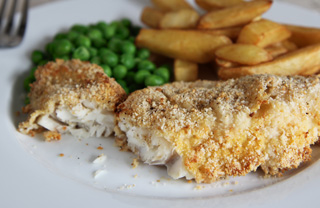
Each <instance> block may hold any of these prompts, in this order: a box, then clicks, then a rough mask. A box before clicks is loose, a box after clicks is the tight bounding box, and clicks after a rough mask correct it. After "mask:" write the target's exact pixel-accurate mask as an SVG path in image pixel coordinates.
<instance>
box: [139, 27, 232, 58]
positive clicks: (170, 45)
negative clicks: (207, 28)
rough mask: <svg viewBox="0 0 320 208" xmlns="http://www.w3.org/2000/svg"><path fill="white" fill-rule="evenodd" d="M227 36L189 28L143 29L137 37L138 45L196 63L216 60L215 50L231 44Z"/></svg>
mask: <svg viewBox="0 0 320 208" xmlns="http://www.w3.org/2000/svg"><path fill="white" fill-rule="evenodd" d="M231 43H232V42H231V40H230V39H229V38H228V37H226V36H217V35H210V34H207V33H202V32H198V31H187V30H154V29H141V30H140V33H139V34H138V36H137V37H136V45H137V46H138V47H142V48H148V49H149V50H150V51H152V52H154V53H158V54H162V55H164V56H168V57H171V58H175V59H183V60H188V61H193V62H196V63H207V62H210V61H212V60H214V50H215V49H216V48H218V47H220V46H223V45H227V44H231Z"/></svg>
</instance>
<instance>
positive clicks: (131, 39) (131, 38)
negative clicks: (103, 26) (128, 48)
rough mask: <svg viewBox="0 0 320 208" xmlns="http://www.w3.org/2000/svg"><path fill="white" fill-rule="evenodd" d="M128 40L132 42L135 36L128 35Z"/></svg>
mask: <svg viewBox="0 0 320 208" xmlns="http://www.w3.org/2000/svg"><path fill="white" fill-rule="evenodd" d="M128 41H130V42H131V43H134V42H135V41H136V38H135V37H134V36H130V37H129V38H128Z"/></svg>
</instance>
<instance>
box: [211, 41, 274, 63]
mask: <svg viewBox="0 0 320 208" xmlns="http://www.w3.org/2000/svg"><path fill="white" fill-rule="evenodd" d="M215 55H216V57H218V58H220V59H223V60H226V61H230V62H233V63H237V64H241V65H257V64H260V63H263V62H267V61H270V60H272V56H271V55H270V54H269V53H268V52H267V51H266V50H264V49H263V48H260V47H258V46H255V45H249V44H232V45H226V46H222V47H220V48H218V49H217V50H216V51H215Z"/></svg>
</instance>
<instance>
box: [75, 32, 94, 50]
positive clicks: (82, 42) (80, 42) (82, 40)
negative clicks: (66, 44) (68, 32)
mask: <svg viewBox="0 0 320 208" xmlns="http://www.w3.org/2000/svg"><path fill="white" fill-rule="evenodd" d="M75 44H76V46H85V47H88V48H89V47H90V46H91V40H90V38H88V37H87V36H85V35H79V37H77V39H76V40H75Z"/></svg>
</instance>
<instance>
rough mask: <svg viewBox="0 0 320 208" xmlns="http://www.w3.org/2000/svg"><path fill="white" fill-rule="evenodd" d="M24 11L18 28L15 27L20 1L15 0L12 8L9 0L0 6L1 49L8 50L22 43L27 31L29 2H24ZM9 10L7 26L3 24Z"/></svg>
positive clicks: (5, 0) (22, 10)
mask: <svg viewBox="0 0 320 208" xmlns="http://www.w3.org/2000/svg"><path fill="white" fill-rule="evenodd" d="M22 1H23V4H22V9H21V15H20V20H19V25H18V27H17V28H15V27H14V25H15V21H14V19H15V13H16V10H17V7H18V0H13V1H12V4H11V7H9V5H8V0H3V1H2V4H1V6H0V47H1V48H8V47H14V46H17V45H19V44H20V43H21V41H22V39H23V36H24V34H25V31H26V26H27V19H28V8H29V0H22ZM7 9H10V10H9V13H8V17H7V18H6V21H5V25H3V27H2V24H3V22H4V16H5V12H6V10H7Z"/></svg>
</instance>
